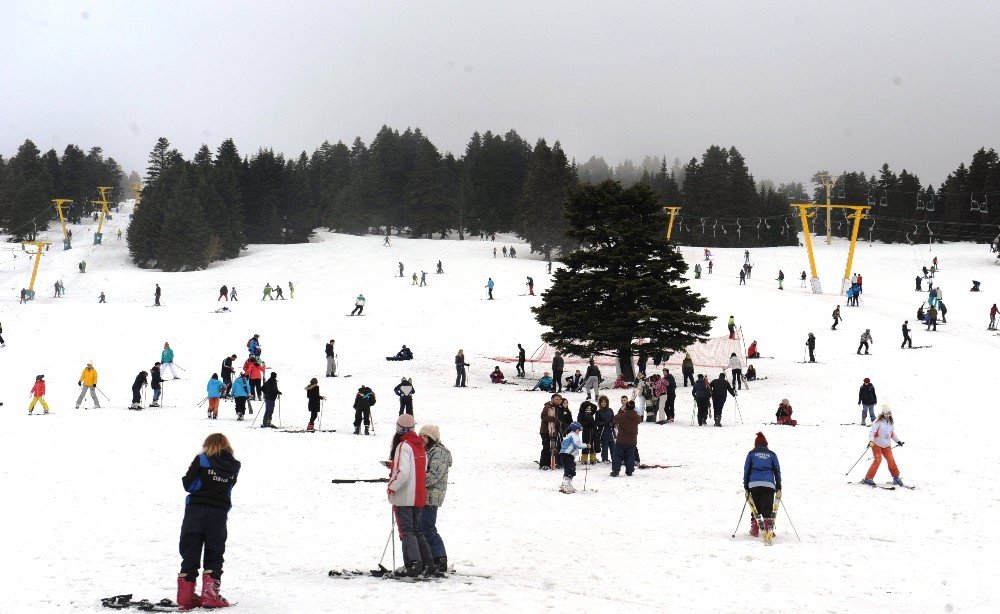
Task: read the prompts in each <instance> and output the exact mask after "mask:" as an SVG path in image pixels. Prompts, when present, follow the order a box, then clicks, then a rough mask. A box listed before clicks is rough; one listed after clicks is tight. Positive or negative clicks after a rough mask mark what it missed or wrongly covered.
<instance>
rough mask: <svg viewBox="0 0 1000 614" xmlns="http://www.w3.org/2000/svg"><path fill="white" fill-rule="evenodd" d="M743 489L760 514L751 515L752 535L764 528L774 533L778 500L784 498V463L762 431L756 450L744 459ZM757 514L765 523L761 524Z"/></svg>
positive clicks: (768, 532)
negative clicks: (782, 467) (782, 477)
mask: <svg viewBox="0 0 1000 614" xmlns="http://www.w3.org/2000/svg"><path fill="white" fill-rule="evenodd" d="M743 490H744V492H745V493H746V498H747V501H749V502H751V504H752V505H753V509H754V510H756V511H757V514H755V515H752V516H750V535H752V536H754V537H757V536H758V535H760V530H761V529H763V530H764V534H765V535H768V534H770V535H772V536H773V532H774V500H775V498H777V499H779V500H780V499H781V466H780V464H779V463H778V455H777V454H775V453H774V452H772V451H771V450H769V449H768V447H767V438H765V437H764V433H761V432H759V431H758V433H757V437H755V438H754V441H753V450H751V451H750V452H749V453H748V454H747V458H746V460H745V461H744V462H743ZM757 515H760V517H761V518H762V519H763V521H764V526H763V527H761V526H759V525H758V524H757Z"/></svg>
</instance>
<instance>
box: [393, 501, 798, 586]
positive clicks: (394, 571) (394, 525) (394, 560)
mask: <svg viewBox="0 0 1000 614" xmlns="http://www.w3.org/2000/svg"><path fill="white" fill-rule="evenodd" d="M785 514H786V515H787V514H788V512H785ZM389 517H390V518H391V520H390V522H391V523H392V524H391V525H390V528H389V536H390V537H391V536H392V534H393V533H395V532H396V506H392V507H390V508H389ZM392 573H396V540H395V539H393V540H392Z"/></svg>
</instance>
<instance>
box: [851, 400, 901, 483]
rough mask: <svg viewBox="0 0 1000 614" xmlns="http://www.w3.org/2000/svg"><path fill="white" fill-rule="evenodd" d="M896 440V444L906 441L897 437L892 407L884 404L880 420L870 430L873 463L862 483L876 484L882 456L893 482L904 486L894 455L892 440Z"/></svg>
mask: <svg viewBox="0 0 1000 614" xmlns="http://www.w3.org/2000/svg"><path fill="white" fill-rule="evenodd" d="M893 441H895V442H896V445H898V446H902V445H903V443H904V442H902V441H900V440H899V437H896V428H895V423H894V422H893V419H892V409H890V408H889V406H888V405H886V404H884V403H883V404H882V413H880V414H879V416H878V420H876V421H875V422H873V423H872V427H871V430H870V431H869V432H868V447H869V448H871V449H872V456H874V458H873V459H872V464H871V466H870V467H868V473H866V474H865V479H863V480H861V483H862V484H867V485H869V486H876V484H875V480H874V479H873V478H874V477H875V472H876V471H878V467H879V465H881V464H882V457H885V461H886V463H888V465H889V474H890V475H891V476H892V483H893V484H895V485H896V486H903V485H904V484H903V480H902V479H900V477H899V469H898V468H897V467H896V459H894V458H893V457H892V442H893Z"/></svg>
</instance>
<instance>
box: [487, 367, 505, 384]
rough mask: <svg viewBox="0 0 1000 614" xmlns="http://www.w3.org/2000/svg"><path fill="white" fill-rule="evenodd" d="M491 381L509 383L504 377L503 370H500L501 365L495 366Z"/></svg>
mask: <svg viewBox="0 0 1000 614" xmlns="http://www.w3.org/2000/svg"><path fill="white" fill-rule="evenodd" d="M490 381H491V382H493V383H494V384H505V383H507V380H506V379H505V378H504V375H503V371H501V370H500V365H497V366H495V367H493V371H492V372H491V373H490Z"/></svg>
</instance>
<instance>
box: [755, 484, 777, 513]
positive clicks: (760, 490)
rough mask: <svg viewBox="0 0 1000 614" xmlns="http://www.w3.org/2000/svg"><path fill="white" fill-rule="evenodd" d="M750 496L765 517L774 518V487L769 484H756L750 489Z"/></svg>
mask: <svg viewBox="0 0 1000 614" xmlns="http://www.w3.org/2000/svg"><path fill="white" fill-rule="evenodd" d="M750 498H751V499H753V504H754V506H755V507H756V508H757V511H758V512H760V515H761V516H763V517H764V518H774V513H773V510H774V489H773V488H768V487H767V486H754V487H753V488H751V489H750Z"/></svg>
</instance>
